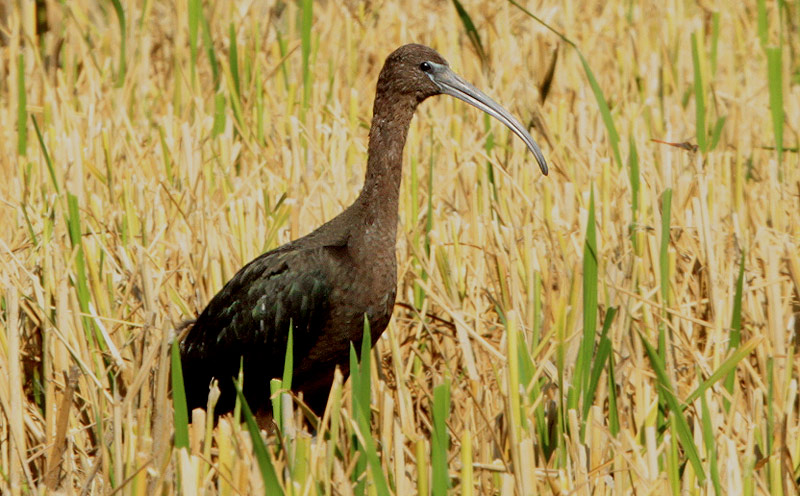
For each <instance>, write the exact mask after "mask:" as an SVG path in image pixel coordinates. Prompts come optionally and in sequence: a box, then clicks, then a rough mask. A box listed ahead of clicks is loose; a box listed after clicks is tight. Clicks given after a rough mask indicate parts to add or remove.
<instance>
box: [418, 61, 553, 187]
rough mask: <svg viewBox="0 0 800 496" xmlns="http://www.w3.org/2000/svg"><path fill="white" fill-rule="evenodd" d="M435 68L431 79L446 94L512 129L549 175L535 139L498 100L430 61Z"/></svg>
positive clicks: (444, 67)
mask: <svg viewBox="0 0 800 496" xmlns="http://www.w3.org/2000/svg"><path fill="white" fill-rule="evenodd" d="M429 64H430V65H431V66H433V70H432V71H431V72H429V73H427V75H428V77H429V78H431V81H433V82H434V84H436V86H438V87H439V90H441V92H442V93H443V94H445V95H450V96H454V97H456V98H458V99H459V100H463V101H465V102H467V103H469V104H470V105H472V106H473V107H476V108H479V109H481V110H483V111H484V112H486V113H487V114H489V115H491V116H492V117H494V118H495V119H497V120H499V121H500V122H502V123H503V124H505V125H506V127H508V128H509V129H511V131H513V132H514V134H516V135H517V136H519V137H520V139H522V141H524V142H525V144H526V145H527V146H528V150H530V151H531V153H533V156H534V157H536V162H538V163H539V168H540V169H541V170H542V174H544V175H545V176H546V175H547V161H546V160H545V159H544V155H543V154H542V150H540V149H539V145H537V144H536V142H535V141H534V140H533V138H532V137H531V135H530V134H529V133H528V131H526V130H525V127H524V126H523V125H522V124H520V122H519V121H518V120H517V119H515V118H514V116H512V115H511V114H510V113H508V111H507V110H506V109H504V108H503V107H501V106H500V104H498V103H497V102H495V101H494V100H492V99H491V98H489V97H488V96H487V95H486V94H485V93H484V92H482V91H481V90H479V89H478V88H476V87H474V86H472V85H471V84H469V83H468V82H466V81H464V80H463V79H462V78H461V77H460V76H459V75H458V74H456V73H455V72H453V71H452V70H451V69H450V68H449V67H448V66H446V65H443V64H436V63H433V62H429Z"/></svg>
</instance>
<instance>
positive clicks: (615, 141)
mask: <svg viewBox="0 0 800 496" xmlns="http://www.w3.org/2000/svg"><path fill="white" fill-rule="evenodd" d="M578 56H580V59H581V64H582V65H583V71H584V72H585V73H586V77H587V78H588V79H589V85H591V87H592V93H594V98H595V100H597V107H598V109H599V110H600V116H601V117H602V118H603V123H604V124H605V126H606V131H607V132H608V140H609V143H610V144H611V150H612V151H613V152H614V158H615V159H616V160H617V166H618V167H620V168H622V155H621V154H620V151H619V133H617V128H616V126H615V125H614V119H613V117H611V109H610V108H609V107H608V101H606V97H605V95H604V94H603V90H602V89H601V88H600V83H598V82H597V78H595V77H594V73H593V72H592V69H591V68H590V67H589V63H588V62H586V59H585V58H583V54H582V53H581V52H578Z"/></svg>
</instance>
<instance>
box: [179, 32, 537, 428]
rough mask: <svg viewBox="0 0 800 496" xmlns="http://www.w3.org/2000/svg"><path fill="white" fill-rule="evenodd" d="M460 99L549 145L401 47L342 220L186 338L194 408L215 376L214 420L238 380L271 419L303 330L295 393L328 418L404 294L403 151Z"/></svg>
mask: <svg viewBox="0 0 800 496" xmlns="http://www.w3.org/2000/svg"><path fill="white" fill-rule="evenodd" d="M442 94H443V95H450V96H453V97H455V98H458V99H460V100H463V101H465V102H467V103H468V104H470V105H472V106H474V107H477V108H478V109H480V110H482V111H484V112H486V113H488V114H489V115H491V116H493V117H495V118H496V119H498V120H499V121H500V122H502V123H503V124H505V125H506V126H507V127H508V128H509V129H510V130H511V131H513V132H514V133H515V134H516V135H517V136H518V137H519V138H521V139H522V141H524V142H525V144H526V145H527V148H528V149H529V150H530V151H531V152H532V153H533V155H534V158H535V159H536V162H537V163H538V165H539V168H540V169H541V172H542V173H543V174H544V175H547V172H548V167H547V162H546V161H545V158H544V155H543V154H542V152H541V150H540V148H539V146H538V145H537V144H536V142H535V141H534V139H533V138H532V137H531V135H530V134H529V133H528V132H527V130H526V129H525V127H524V126H523V125H522V124H520V122H519V121H518V120H517V119H515V118H514V117H513V116H512V115H511V114H510V113H509V112H508V111H506V110H505V109H503V107H501V106H500V105H499V104H497V103H496V102H494V101H493V100H492V99H491V98H489V97H488V96H486V95H485V94H484V93H483V92H481V91H480V90H478V89H477V88H475V87H474V86H472V85H471V84H469V83H467V82H466V81H465V80H464V79H463V78H461V77H460V76H458V75H457V74H456V73H455V72H453V71H452V70H451V69H450V67H449V65H448V63H447V61H445V59H444V58H443V57H442V56H441V55H439V53H437V52H436V51H435V50H434V49H432V48H429V47H427V46H424V45H420V44H408V45H404V46H401V47H400V48H398V49H396V50H395V51H394V52H392V53H391V54H390V55H389V56H388V57H387V59H386V61H385V63H384V65H383V68H382V69H381V72H380V75H379V77H378V82H377V87H376V93H375V102H374V107H373V116H372V124H371V127H370V131H369V145H368V158H367V167H366V175H365V179H364V185H363V188H362V190H361V192H360V194H359V195H358V197H357V198H356V200H355V201H354V202H353V203H352V204H351V205H350V206H349V207H347V208H346V209H345V210H343V211H342V212H341V213H340V214H339V215H337V216H336V217H334V218H333V219H331V220H329V221H328V222H327V223H325V224H323V225H322V226H320V227H319V228H317V229H316V230H314V231H312V232H311V233H309V234H307V235H305V236H303V237H301V238H298V239H295V240H294V241H291V242H289V243H287V244H285V245H282V246H280V247H278V248H275V249H273V250H271V251H268V252H266V253H264V254H262V255H260V256H258V257H257V258H255V259H254V260H252V261H251V262H249V263H248V264H246V265H245V266H244V267H242V268H241V269H240V270H239V271H238V272H237V273H236V274H235V275H234V276H233V277H232V278H231V279H230V281H228V282H227V283H226V284H225V286H224V287H223V288H222V289H221V290H220V291H219V292H218V293H217V294H216V295H215V296H214V297H213V298H212V299H211V301H210V302H209V303H208V305H207V306H206V307H205V309H204V310H203V311H202V312H201V313H200V315H199V316H198V317H197V319H196V320H195V322H194V324H193V325H192V326H191V328H190V329H189V330H188V331H187V332H186V333H185V337H184V338H183V340H182V341H181V343H180V356H181V364H182V369H183V376H184V388H185V395H186V401H187V406H188V408H189V411H191V410H192V409H195V408H206V405H207V400H208V394H209V385H210V383H211V381H212V380H213V379H216V380H217V382H218V385H219V389H220V396H219V398H218V401H217V403H216V407H215V409H214V412H213V415H214V418H215V419H217V418H218V417H219V416H220V415H222V414H225V413H227V412H230V411H231V410H233V408H234V404H235V398H236V389H235V387H234V378H236V377H237V376H238V374H239V369H240V364H241V368H242V371H243V377H244V380H243V394H244V397H245V399H246V400H247V403H248V405H249V406H250V409H251V410H252V411H253V412H256V414H257V415H261V416H262V418H263V416H267V418H271V408H272V406H271V401H270V380H271V379H272V378H279V377H281V376H282V374H283V366H284V357H285V353H286V345H287V341H288V335H289V327H290V325H291V326H292V332H293V373H292V389H293V390H294V392H295V393H298V395H299V393H302V398H303V401H304V402H305V404H306V405H307V406H308V407H309V408H310V409H311V411H313V412H314V413H315V414H316V415H318V416H320V417H321V416H322V414H323V412H324V410H325V407H326V404H327V399H328V393H329V391H330V389H331V385H332V382H333V378H334V371H335V370H336V368H337V367H338V368H339V369H340V370H341V371H342V373H343V374H344V377H347V375H348V373H349V350H350V346H351V343H352V344H353V345H355V347H356V349H360V347H361V341H362V336H363V332H364V320H365V317H366V319H367V320H368V322H369V327H370V330H371V333H370V335H371V340H372V342H371V343H370V345H371V346H374V345H375V343H376V342H377V340H378V338H379V337H380V335H381V333H382V332H383V331H384V330H385V329H386V327H387V325H388V324H389V320H390V318H391V316H392V310H393V308H394V304H395V298H396V296H397V259H396V254H395V245H396V240H397V223H398V196H399V192H400V181H401V177H402V162H403V148H404V147H405V142H406V137H407V134H408V128H409V125H410V123H411V120H412V117H413V116H414V112H415V110H416V109H417V106H418V105H419V104H420V103H422V102H423V101H424V100H426V99H427V98H429V97H432V96H435V95H442Z"/></svg>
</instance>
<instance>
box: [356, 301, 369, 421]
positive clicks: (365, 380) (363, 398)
mask: <svg viewBox="0 0 800 496" xmlns="http://www.w3.org/2000/svg"><path fill="white" fill-rule="evenodd" d="M371 357H372V338H371V335H370V328H369V319H367V315H366V314H364V334H363V337H362V338H361V363H359V365H358V371H359V379H360V380H359V386H360V393H361V394H360V396H359V403H360V404H361V406H362V407H363V408H364V413H366V414H369V405H370V399H371V397H372V391H371V389H370V386H371V383H370V376H369V374H370V367H371V366H372V364H371V361H372V360H371ZM367 418H368V419H369V416H367Z"/></svg>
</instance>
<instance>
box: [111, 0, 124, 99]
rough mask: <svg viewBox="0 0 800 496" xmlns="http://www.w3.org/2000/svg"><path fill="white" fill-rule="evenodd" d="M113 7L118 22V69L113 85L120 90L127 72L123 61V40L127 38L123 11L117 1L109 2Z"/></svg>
mask: <svg viewBox="0 0 800 496" xmlns="http://www.w3.org/2000/svg"><path fill="white" fill-rule="evenodd" d="M111 3H112V4H113V5H114V12H116V14H117V21H118V22H119V39H120V44H119V45H120V46H119V68H118V69H117V81H116V83H115V84H114V85H115V86H116V87H117V88H121V87H122V85H123V83H125V73H126V72H127V71H128V69H127V64H126V61H125V58H126V57H125V40H126V38H127V37H128V34H127V28H126V25H125V10H123V8H122V4H121V3H120V2H119V0H111Z"/></svg>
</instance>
